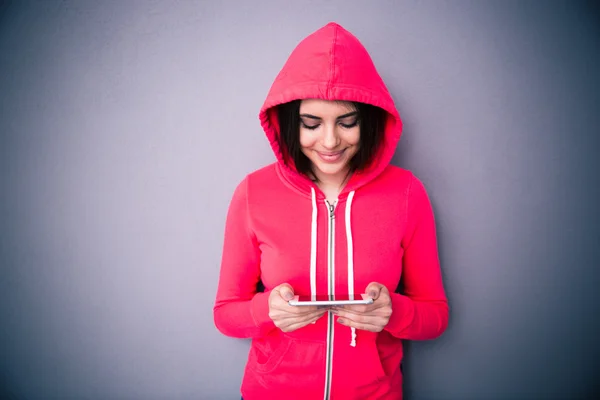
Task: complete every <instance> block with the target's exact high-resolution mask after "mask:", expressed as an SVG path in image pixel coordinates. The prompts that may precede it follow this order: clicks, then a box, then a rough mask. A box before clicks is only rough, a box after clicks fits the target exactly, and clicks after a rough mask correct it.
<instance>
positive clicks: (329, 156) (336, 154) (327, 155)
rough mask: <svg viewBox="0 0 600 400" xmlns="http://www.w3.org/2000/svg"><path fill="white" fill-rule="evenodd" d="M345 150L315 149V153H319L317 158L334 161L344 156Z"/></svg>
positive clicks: (329, 161) (328, 161)
mask: <svg viewBox="0 0 600 400" xmlns="http://www.w3.org/2000/svg"><path fill="white" fill-rule="evenodd" d="M345 151H346V149H344V150H340V151H334V152H326V153H323V152H320V151H317V154H318V155H319V158H321V160H323V161H325V162H327V163H334V162H337V161H339V160H340V159H341V158H342V157H343V156H344V152H345Z"/></svg>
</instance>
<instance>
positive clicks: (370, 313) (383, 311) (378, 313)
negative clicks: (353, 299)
mask: <svg viewBox="0 0 600 400" xmlns="http://www.w3.org/2000/svg"><path fill="white" fill-rule="evenodd" d="M331 312H332V313H334V314H335V315H338V316H340V317H348V318H351V319H354V320H358V319H359V318H361V317H384V318H389V316H390V315H392V310H391V309H390V308H387V307H386V308H384V307H380V308H377V309H374V310H367V311H366V312H362V311H360V312H359V311H356V310H349V309H344V310H331Z"/></svg>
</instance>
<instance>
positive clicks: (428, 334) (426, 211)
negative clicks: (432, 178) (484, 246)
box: [386, 176, 449, 340]
mask: <svg viewBox="0 0 600 400" xmlns="http://www.w3.org/2000/svg"><path fill="white" fill-rule="evenodd" d="M407 207H408V217H407V218H408V220H407V230H406V233H405V235H404V238H403V240H402V247H403V248H404V257H403V267H402V281H401V285H402V286H401V288H402V289H403V290H402V292H403V294H400V293H392V294H391V297H392V316H391V317H390V320H389V322H388V325H387V326H386V330H387V331H388V332H390V333H391V334H392V335H394V336H395V337H398V338H400V339H407V340H428V339H435V338H437V337H438V336H440V335H441V334H442V333H443V332H444V331H445V330H446V327H447V326H448V314H449V310H448V301H447V298H446V294H445V291H444V286H443V283H442V274H441V269H440V261H439V255H438V247H437V237H436V228H435V221H434V215H433V209H432V207H431V203H430V201H429V197H428V196H427V193H426V191H425V187H424V186H423V184H422V183H421V181H419V180H418V179H417V178H416V177H414V176H413V177H412V183H411V186H410V189H409V194H408V206H407Z"/></svg>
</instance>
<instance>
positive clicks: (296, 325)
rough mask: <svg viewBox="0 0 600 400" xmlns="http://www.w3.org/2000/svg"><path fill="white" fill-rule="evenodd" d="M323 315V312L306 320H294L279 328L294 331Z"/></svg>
mask: <svg viewBox="0 0 600 400" xmlns="http://www.w3.org/2000/svg"><path fill="white" fill-rule="evenodd" d="M321 317H322V314H321V315H317V316H313V317H312V318H310V319H308V320H306V321H295V322H292V323H290V324H284V325H283V326H281V327H280V328H279V329H281V330H282V331H284V332H292V331H295V330H296V329H300V328H303V327H305V326H306V325H308V324H311V323H313V322H315V321H317V320H318V319H319V318H321Z"/></svg>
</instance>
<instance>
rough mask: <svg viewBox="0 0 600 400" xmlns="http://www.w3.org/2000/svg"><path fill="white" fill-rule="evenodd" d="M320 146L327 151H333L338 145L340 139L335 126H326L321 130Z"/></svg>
mask: <svg viewBox="0 0 600 400" xmlns="http://www.w3.org/2000/svg"><path fill="white" fill-rule="evenodd" d="M321 144H322V145H323V147H324V148H326V149H327V150H333V149H335V148H336V147H337V146H338V145H339V144H340V137H339V135H338V132H337V129H336V124H333V125H329V124H328V125H327V126H325V129H323V138H322V140H321Z"/></svg>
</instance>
